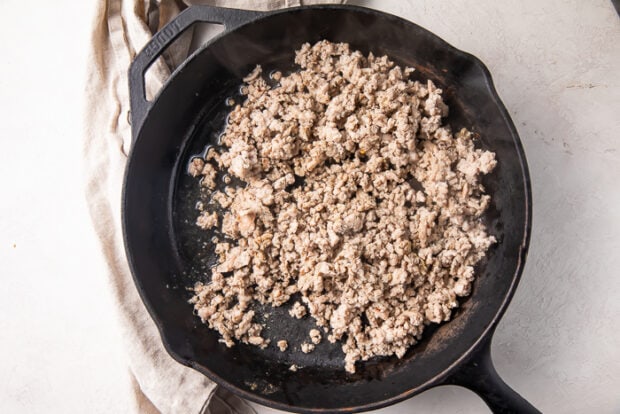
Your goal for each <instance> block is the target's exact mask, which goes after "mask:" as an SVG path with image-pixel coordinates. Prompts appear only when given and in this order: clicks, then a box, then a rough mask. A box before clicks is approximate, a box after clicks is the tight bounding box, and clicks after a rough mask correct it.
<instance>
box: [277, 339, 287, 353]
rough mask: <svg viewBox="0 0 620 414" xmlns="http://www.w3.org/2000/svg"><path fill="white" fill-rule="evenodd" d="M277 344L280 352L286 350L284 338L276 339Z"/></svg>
mask: <svg viewBox="0 0 620 414" xmlns="http://www.w3.org/2000/svg"><path fill="white" fill-rule="evenodd" d="M277 345H278V348H279V349H280V351H282V352H284V351H286V348H288V342H287V341H285V340H281V341H278V344H277Z"/></svg>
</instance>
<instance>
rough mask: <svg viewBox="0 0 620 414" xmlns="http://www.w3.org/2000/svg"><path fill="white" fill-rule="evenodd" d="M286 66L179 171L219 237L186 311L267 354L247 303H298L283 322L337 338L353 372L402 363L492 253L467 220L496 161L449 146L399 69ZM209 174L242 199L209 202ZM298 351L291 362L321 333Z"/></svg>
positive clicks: (250, 94) (468, 141)
mask: <svg viewBox="0 0 620 414" xmlns="http://www.w3.org/2000/svg"><path fill="white" fill-rule="evenodd" d="M295 62H296V63H297V64H298V65H299V66H300V68H301V69H300V71H298V72H295V73H291V74H290V75H288V76H283V75H282V74H279V73H278V74H276V77H277V78H278V79H279V86H277V87H270V86H268V84H267V82H266V81H265V79H263V78H262V77H261V68H260V66H258V67H257V68H256V69H255V70H254V71H253V72H252V73H251V74H250V75H248V77H247V78H245V79H244V81H245V82H246V84H247V85H246V87H245V92H246V93H247V99H246V101H245V102H244V103H243V104H242V105H237V106H236V107H235V108H234V110H233V111H232V113H231V114H230V117H229V124H228V125H227V127H226V131H225V133H224V135H223V137H222V144H223V148H224V149H223V150H222V151H221V152H220V153H218V152H217V151H215V150H214V149H213V148H212V149H210V151H209V152H208V154H207V156H206V157H205V159H204V160H203V159H193V160H192V161H191V164H190V168H189V172H190V174H192V175H193V176H195V177H201V183H202V185H203V186H205V187H206V188H207V189H208V190H211V191H212V192H211V195H210V198H211V200H212V203H216V204H217V205H218V206H219V207H220V208H221V209H223V210H224V211H225V213H224V214H223V215H222V217H219V219H221V224H219V226H218V215H217V214H216V213H215V212H213V211H212V210H213V208H211V211H210V210H209V206H201V207H203V208H204V211H202V212H201V213H200V216H199V217H198V220H197V225H198V226H200V227H202V228H204V229H210V228H212V227H215V226H218V228H219V229H220V230H221V232H222V233H223V235H225V236H226V237H227V238H228V241H220V240H219V239H215V240H214V241H215V242H216V249H215V250H216V253H217V255H218V258H219V261H218V264H217V266H216V267H215V268H213V270H212V274H211V280H210V282H209V283H198V284H197V285H196V286H195V287H194V293H195V296H194V297H193V298H192V300H191V303H193V305H194V307H195V310H196V312H197V314H198V315H199V316H200V318H201V319H202V320H203V321H204V322H205V323H207V324H208V325H209V327H211V328H213V329H216V330H217V331H218V332H219V333H220V334H221V335H222V340H223V341H224V342H225V343H226V344H227V345H228V346H233V344H234V341H235V340H239V341H241V342H244V343H250V344H253V345H257V346H260V347H266V346H268V344H269V340H267V339H265V338H264V337H263V336H262V329H263V326H262V325H261V324H259V323H257V322H256V321H255V320H254V311H253V310H251V305H252V303H254V302H260V303H262V304H269V305H271V306H274V307H277V306H282V305H284V304H286V303H287V302H289V300H290V298H291V296H292V295H293V294H299V295H300V297H301V303H300V302H295V304H294V305H293V306H292V307H291V309H290V314H291V316H292V317H296V318H302V317H304V316H305V315H306V313H308V314H309V315H310V316H311V317H312V318H313V319H314V320H315V322H316V325H317V326H318V327H320V328H322V329H323V330H324V331H325V333H326V338H327V340H328V341H330V342H332V343H333V342H336V341H340V342H341V343H342V349H343V351H344V353H345V355H346V357H345V361H344V364H345V368H346V370H347V371H349V372H354V371H355V362H356V361H358V360H367V359H368V358H371V357H374V356H388V355H394V354H395V355H397V356H398V357H402V356H403V355H404V354H405V352H406V350H407V349H408V348H409V347H410V346H411V345H413V344H415V343H416V342H417V341H418V340H419V339H420V338H421V336H422V332H423V330H424V327H425V326H426V325H428V324H430V323H440V322H444V321H448V320H449V319H450V317H451V312H452V310H453V309H454V308H455V307H457V306H458V300H457V298H458V297H459V296H467V295H469V293H470V289H471V284H472V281H473V279H474V276H475V275H474V265H475V264H476V263H477V262H478V261H479V260H480V259H481V258H482V257H483V256H484V255H485V252H486V251H487V249H488V248H489V246H490V245H491V244H492V243H493V242H494V241H495V239H494V238H493V236H491V235H488V234H487V232H486V230H485V227H484V225H483V224H482V223H481V222H480V220H479V218H480V216H481V214H482V213H483V212H484V211H485V209H486V208H487V206H488V204H489V201H490V197H489V196H488V195H485V194H484V188H483V187H482V185H481V184H480V181H479V179H480V176H481V175H482V174H487V173H489V172H490V171H491V170H492V169H493V168H494V167H495V164H496V161H495V154H494V153H492V152H489V151H483V150H480V149H475V148H474V142H473V140H472V134H471V133H470V132H468V131H467V130H465V129H463V130H460V131H459V132H457V133H456V134H453V133H452V132H451V130H450V128H449V127H448V126H446V125H443V124H442V118H444V117H446V116H447V115H448V107H447V106H446V105H445V104H444V102H443V100H442V95H441V94H442V91H441V89H438V88H436V87H435V85H434V84H433V82H431V81H430V80H429V81H428V82H426V83H420V82H417V81H411V80H409V79H408V77H409V74H410V73H411V72H412V71H413V69H411V68H405V69H403V68H400V67H399V66H396V65H395V64H394V63H393V62H391V61H390V60H389V59H388V58H387V57H386V56H382V57H376V56H373V55H372V54H370V55H368V56H364V55H362V54H361V53H360V52H358V51H351V50H350V49H349V46H348V45H347V44H334V43H330V42H327V41H321V42H318V43H317V44H315V45H314V46H311V45H309V44H305V45H303V46H302V47H301V49H300V50H298V51H297V54H296V58H295ZM218 170H219V171H225V172H226V173H227V174H229V175H231V176H234V177H236V178H238V179H240V180H241V181H242V182H243V183H244V184H245V186H244V187H239V186H237V187H233V186H232V185H231V186H227V187H226V188H225V189H224V190H223V191H219V190H215V178H216V172H217V171H218ZM231 240H232V242H231ZM308 338H309V340H308V341H307V342H305V343H303V344H301V345H300V349H301V351H302V352H305V353H307V352H312V351H313V350H314V348H315V346H317V345H318V344H319V343H320V342H321V339H322V335H321V332H320V331H319V330H318V329H312V330H311V331H310V332H309V337H308ZM285 339H286V338H285ZM285 339H282V340H279V341H278V343H277V346H278V347H279V349H280V350H281V351H284V350H286V349H287V347H288V345H289V344H288V343H287V341H286V340H285ZM291 369H293V367H291ZM295 369H296V367H295Z"/></svg>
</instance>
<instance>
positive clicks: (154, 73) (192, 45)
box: [144, 22, 225, 102]
mask: <svg viewBox="0 0 620 414" xmlns="http://www.w3.org/2000/svg"><path fill="white" fill-rule="evenodd" d="M224 29H225V27H224V25H221V24H215V23H204V22H196V23H194V24H192V25H191V26H189V27H188V28H187V30H186V31H185V32H183V33H182V34H181V35H180V36H179V37H177V38H176V39H175V40H174V41H173V42H172V43H171V44H170V45H168V46H167V47H166V48H165V49H164V50H163V51H162V52H161V56H160V57H159V58H157V60H155V61H154V62H153V64H151V65H150V66H149V67H148V68H147V69H146V72H145V73H144V90H145V94H146V96H145V97H144V98H145V99H146V100H147V101H149V102H152V101H153V99H154V98H155V97H156V96H157V94H158V93H159V91H160V90H161V88H162V86H163V85H164V84H165V83H166V81H167V80H168V78H170V75H171V74H172V73H173V72H174V71H175V70H176V69H177V68H178V67H179V66H180V65H181V64H182V63H183V62H184V61H185V60H186V59H187V58H188V56H190V55H191V54H192V53H194V52H195V51H196V50H198V49H200V48H201V47H202V46H203V45H204V44H206V43H207V42H208V41H209V40H210V39H212V38H213V37H215V36H217V35H218V34H220V33H221V32H223V31H224Z"/></svg>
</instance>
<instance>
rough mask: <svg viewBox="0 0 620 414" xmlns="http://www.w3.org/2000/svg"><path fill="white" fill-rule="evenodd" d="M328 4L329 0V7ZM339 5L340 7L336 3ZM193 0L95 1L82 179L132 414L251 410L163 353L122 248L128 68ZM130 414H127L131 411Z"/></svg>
mask: <svg viewBox="0 0 620 414" xmlns="http://www.w3.org/2000/svg"><path fill="white" fill-rule="evenodd" d="M318 2H321V1H293V0H264V1H258V0H213V1H203V2H199V1H195V2H194V3H203V4H210V5H216V6H226V7H234V8H245V9H255V10H269V9H275V8H281V7H290V6H299V5H303V4H309V3H318ZM325 2H326V1H325ZM332 2H339V3H340V2H342V1H332ZM186 3H187V4H189V3H191V1H187V2H185V3H183V2H181V1H180V0H176V1H175V0H159V1H156V0H98V3H97V5H96V8H95V9H96V11H95V16H94V21H93V33H92V39H91V48H92V50H91V51H90V58H89V61H88V68H87V69H88V77H87V84H86V87H85V93H86V100H85V104H86V107H85V112H84V139H85V142H84V168H83V169H84V176H85V178H86V198H87V202H88V205H89V208H90V214H91V218H92V222H93V227H94V230H95V232H96V234H97V236H98V238H99V241H100V244H101V251H102V254H103V256H104V258H105V261H106V263H107V266H108V274H109V280H110V286H111V289H112V293H113V296H114V299H115V302H116V306H117V309H118V319H119V322H120V326H121V333H122V337H123V339H124V346H125V349H126V351H127V355H128V360H129V369H130V374H131V379H132V386H133V391H134V395H135V406H134V407H133V408H132V411H133V412H139V413H157V412H161V413H201V412H204V413H240V412H251V411H253V410H252V409H251V407H250V406H249V405H248V404H247V403H245V402H243V401H241V400H240V399H238V398H236V397H234V396H232V395H231V394H230V393H227V392H226V391H224V390H219V389H218V392H217V393H216V396H215V397H214V398H211V397H212V395H213V394H214V390H215V388H216V387H215V384H214V383H213V382H211V381H210V380H208V379H207V378H206V377H205V376H203V375H202V374H200V373H198V372H197V371H194V370H192V369H190V368H187V367H185V366H182V365H180V364H179V363H177V362H176V361H174V360H173V359H172V358H171V357H170V356H169V355H168V354H167V352H166V351H165V350H164V348H163V345H162V343H161V340H160V336H159V332H158V331H157V328H156V327H155V324H154V322H153V321H152V320H151V318H150V316H149V314H148V312H147V311H146V308H145V307H144V305H143V304H142V302H141V300H140V297H139V296H138V292H137V291H136V288H135V286H134V284H133V281H132V278H131V274H130V271H129V268H128V266H127V261H126V257H125V250H124V247H123V240H122V232H121V221H120V205H121V188H122V182H123V171H124V168H125V161H126V159H127V154H128V152H129V148H130V144H131V127H130V125H129V121H128V120H129V91H128V85H127V70H128V68H129V64H130V63H131V60H132V59H133V57H134V56H135V54H136V53H137V52H138V51H140V50H141V49H142V47H143V46H144V45H145V44H146V43H147V42H148V40H149V39H150V38H151V36H152V35H153V33H154V32H155V31H156V30H158V29H160V28H161V27H163V26H164V25H165V24H166V23H167V22H169V21H170V20H171V19H172V18H174V16H176V14H178V13H179V11H180V10H181V9H183V8H185V7H186V6H187V4H186ZM214 33H215V31H214V29H213V28H211V29H209V28H207V29H204V28H203V29H202V30H201V31H200V32H198V31H197V32H196V33H195V36H194V39H192V35H193V34H192V33H191V32H190V33H188V34H186V35H184V36H183V38H182V39H180V41H178V42H176V43H175V45H174V48H172V50H169V51H168V53H167V55H166V56H165V59H160V60H159V61H158V62H157V63H156V64H155V65H154V66H153V68H152V69H151V70H149V74H148V77H147V95H150V96H154V94H155V93H156V91H157V90H158V89H159V88H160V87H161V85H163V84H164V82H165V80H166V79H167V77H168V75H169V73H170V72H171V69H174V67H175V66H176V65H178V64H179V63H180V62H182V61H183V59H185V57H186V56H187V53H188V50H189V48H190V47H191V46H192V45H193V46H196V44H197V40H198V41H204V38H205V37H209V36H212V35H213V34H214ZM128 410H130V409H129V408H128Z"/></svg>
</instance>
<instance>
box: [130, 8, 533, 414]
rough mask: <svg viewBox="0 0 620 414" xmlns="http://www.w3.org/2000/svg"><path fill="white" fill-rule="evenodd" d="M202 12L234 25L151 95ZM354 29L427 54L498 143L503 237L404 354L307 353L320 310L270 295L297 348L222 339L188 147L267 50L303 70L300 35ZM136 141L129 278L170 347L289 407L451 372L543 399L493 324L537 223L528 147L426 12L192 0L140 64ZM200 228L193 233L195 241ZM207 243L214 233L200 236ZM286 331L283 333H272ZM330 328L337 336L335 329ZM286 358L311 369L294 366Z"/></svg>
mask: <svg viewBox="0 0 620 414" xmlns="http://www.w3.org/2000/svg"><path fill="white" fill-rule="evenodd" d="M195 22H213V23H219V24H223V25H224V26H225V27H226V30H225V31H224V33H222V34H221V35H220V36H218V37H217V38H215V39H214V40H212V41H211V42H210V43H209V44H207V45H206V46H204V47H203V48H202V49H201V50H199V51H198V52H196V53H194V54H193V55H192V56H191V57H190V58H189V59H187V61H186V62H185V63H184V64H183V65H182V66H181V67H180V68H179V69H177V70H176V72H175V73H174V74H173V76H172V77H171V78H170V79H169V81H168V82H167V84H166V85H165V86H164V87H163V88H162V90H161V92H160V93H159V95H158V96H157V98H156V99H155V100H154V101H153V102H148V101H147V100H146V99H145V93H144V91H145V87H144V73H145V71H146V69H147V68H148V67H149V66H150V65H151V64H152V63H153V62H154V61H155V60H156V59H157V58H158V57H159V56H160V54H161V53H162V50H163V49H165V47H166V46H167V45H168V44H170V43H171V42H172V40H174V39H175V38H176V37H178V36H179V35H180V34H181V33H182V32H183V31H185V30H186V29H187V28H188V27H190V26H191V25H192V24H193V23H195ZM321 39H328V40H331V41H334V42H348V43H350V44H351V46H352V48H354V49H359V50H361V51H362V52H364V53H367V52H369V51H372V52H373V53H374V54H375V55H384V54H386V55H388V56H390V57H391V58H392V59H393V60H395V61H396V62H397V63H398V64H400V65H407V66H413V67H415V68H416V72H415V73H414V76H418V77H419V78H430V79H432V80H434V81H435V82H436V83H437V84H439V86H440V87H442V88H443V89H444V91H445V96H446V98H447V103H448V105H449V106H450V116H449V118H448V122H449V123H450V124H451V125H452V126H453V128H454V129H456V128H461V127H468V128H471V129H473V130H474V131H475V132H477V133H478V134H479V136H480V139H479V145H480V146H481V147H483V148H489V149H491V150H493V151H495V153H496V154H497V159H498V161H499V163H498V167H497V168H496V169H495V171H494V172H493V174H491V175H490V176H488V177H486V181H485V182H484V185H485V186H486V188H487V190H488V191H489V193H490V194H492V197H493V199H492V200H493V201H492V204H493V205H492V207H491V209H490V211H489V212H488V214H486V216H485V217H484V220H485V221H486V223H487V225H488V226H489V229H490V231H491V233H492V234H494V235H495V236H496V237H497V239H498V243H497V244H496V245H495V247H493V248H492V250H491V251H490V252H489V254H488V259H487V260H486V261H485V262H484V263H483V264H482V265H480V266H478V269H477V272H478V278H477V280H476V282H475V284H474V289H473V293H472V295H471V297H470V298H468V299H467V300H465V301H463V303H462V306H461V308H460V310H459V311H458V312H457V314H456V315H455V318H454V319H453V320H452V321H451V322H449V323H446V324H443V325H441V326H439V327H436V326H434V327H429V329H428V330H427V331H426V332H425V336H424V340H423V341H422V342H421V343H420V344H418V345H416V346H415V347H413V348H412V349H410V350H409V352H408V353H407V354H406V355H405V357H404V358H403V359H401V360H399V359H397V358H395V357H393V358H378V359H375V360H371V361H368V362H365V363H360V364H358V368H357V372H356V373H355V374H347V373H345V371H344V369H343V362H342V358H343V354H342V351H341V350H340V349H339V347H338V346H337V345H331V344H328V343H323V344H321V345H320V346H318V347H317V349H316V350H315V352H313V353H310V354H303V353H301V352H300V351H299V345H300V344H301V342H302V341H303V340H304V339H305V337H306V335H307V332H308V329H309V327H310V326H311V321H310V320H309V318H306V320H303V321H302V322H301V323H300V322H299V321H296V320H295V321H293V320H292V318H289V317H287V316H286V307H282V308H278V309H276V310H269V311H268V312H267V311H266V310H260V309H259V312H258V317H259V320H265V318H268V329H267V331H266V332H267V335H268V336H269V337H271V338H272V339H279V338H282V337H287V338H289V339H290V340H289V343H290V344H291V347H292V348H293V351H292V352H285V353H281V352H279V351H277V350H276V349H275V346H274V345H271V346H270V347H268V348H267V349H265V350H260V349H258V348H256V347H251V346H245V345H237V346H235V347H233V348H230V349H229V348H226V347H225V346H224V345H223V344H221V343H219V342H218V334H217V333H216V332H214V331H211V330H209V329H208V328H207V327H206V326H205V325H203V324H202V323H201V322H200V321H199V319H198V318H197V317H196V316H194V314H193V313H192V307H191V306H190V305H189V304H188V303H187V300H188V299H189V297H190V295H191V293H190V292H188V291H187V289H186V287H187V286H191V285H193V283H194V282H195V281H196V280H199V279H200V278H201V277H203V278H204V277H205V276H203V275H204V273H205V272H206V273H208V268H209V266H210V265H211V264H213V255H212V254H211V250H210V247H209V241H208V240H209V235H205V234H203V233H200V232H197V231H196V230H195V227H194V226H193V222H194V220H195V218H196V215H197V212H196V211H195V209H194V208H193V203H194V202H195V200H196V197H197V193H196V191H197V190H196V187H197V185H196V183H195V181H193V180H190V179H189V178H188V177H187V174H186V169H185V168H186V165H187V162H188V161H189V159H190V158H191V156H192V154H197V153H200V152H201V151H203V150H204V148H205V146H206V145H207V144H213V143H215V142H216V140H217V136H218V134H219V133H221V132H222V130H223V128H224V125H225V116H226V113H227V112H228V111H229V110H230V108H229V107H227V106H226V105H225V104H224V102H225V101H226V98H227V97H236V99H237V100H238V101H239V99H240V97H239V95H238V88H239V85H240V83H241V78H242V77H243V76H245V75H246V74H247V73H248V72H249V71H250V70H251V69H253V67H254V66H255V65H256V64H261V65H262V66H263V68H264V69H265V71H266V72H267V73H268V72H269V71H270V70H273V69H275V68H279V69H282V68H284V69H285V70H290V69H292V66H291V62H293V56H294V50H295V49H297V48H298V47H299V46H300V45H301V44H302V43H304V42H316V41H318V40H321ZM130 90H131V110H132V114H131V120H132V129H133V147H132V149H131V154H130V156H129V161H128V164H127V169H126V176H125V186H124V194H123V206H122V207H123V226H124V237H125V245H126V250H127V256H128V260H129V264H130V267H131V270H132V273H133V277H134V281H135V283H136V286H137V288H138V290H139V292H140V295H141V297H142V300H143V301H144V303H145V305H146V307H147V308H148V310H149V312H150V314H151V316H152V317H153V319H154V320H155V322H156V324H157V326H158V328H159V330H160V333H161V337H162V341H163V343H164V345H165V347H166V349H167V350H168V352H169V353H170V354H171V355H172V357H174V358H175V359H176V360H177V361H179V362H180V363H182V364H185V365H188V366H191V367H193V368H195V369H196V370H198V371H200V372H202V373H203V374H205V375H207V376H208V377H209V378H211V379H212V380H214V381H215V382H217V383H218V384H220V385H223V386H225V387H227V388H229V389H230V390H232V391H234V392H236V393H237V394H239V395H241V396H242V397H245V398H248V399H250V400H253V401H256V402H258V403H260V404H264V405H267V406H271V407H275V408H278V409H282V410H290V411H298V412H324V411H331V412H338V411H339V412H351V411H363V410H370V409H375V408H379V407H382V406H386V405H389V404H393V403H396V402H398V401H401V400H403V399H405V398H408V397H411V396H413V395H415V394H418V393H420V392H422V391H424V390H426V389H428V388H431V387H435V386H438V385H442V384H457V385H462V386H465V387H467V388H469V389H471V390H473V391H475V392H476V393H478V394H479V395H480V396H481V397H482V398H483V399H484V401H485V402H486V403H487V404H488V405H489V406H490V407H491V408H492V409H493V411H494V412H520V413H525V412H538V411H537V410H536V409H535V408H534V407H533V406H531V405H530V404H529V403H528V402H527V401H526V400H525V399H523V398H522V397H521V396H519V394H517V393H516V392H515V391H513V390H512V389H510V388H509V387H508V386H507V385H506V384H505V383H504V382H503V381H502V380H501V379H500V378H499V376H498V374H497V372H496V371H495V369H494V368H493V365H492V363H491V357H490V343H491V337H492V334H493V331H494V329H495V327H496V326H497V323H498V322H499V320H500V317H501V316H502V314H503V313H504V311H505V309H506V306H507V305H508V302H509V301H510V299H511V297H512V295H513V293H514V291H515V288H516V286H517V283H518V281H519V277H520V275H521V272H522V270H523V266H524V261H525V257H526V252H527V247H528V242H529V237H530V227H531V191H530V179H529V175H528V170H527V165H526V160H525V156H524V153H523V148H522V147H521V143H520V141H519V137H518V135H517V132H516V130H515V127H514V125H513V123H512V121H511V119H510V117H509V115H508V113H507V111H506V109H505V108H504V106H503V105H502V103H501V101H500V99H499V97H498V96H497V93H496V92H495V89H494V87H493V83H492V80H491V76H490V74H489V72H488V70H487V69H486V68H485V66H484V65H483V64H482V63H481V62H480V61H479V60H478V59H476V58H475V57H473V56H471V55H469V54H467V53H463V52H461V51H459V50H457V49H455V48H453V47H452V46H450V45H448V44H447V43H446V42H444V41H443V40H441V39H439V38H438V37H437V36H435V35H433V34H432V33H429V32H428V31H426V30H424V29H422V28H421V27H419V26H416V25H415V24H412V23H410V22H408V21H405V20H403V19H400V18H398V17H395V16H391V15H388V14H384V13H380V12H377V11H373V10H369V9H364V8H359V7H349V6H317V7H302V8H296V9H288V10H284V11H277V12H273V13H258V12H249V11H241V10H232V9H222V8H213V7H207V6H195V7H191V8H189V9H187V10H186V11H184V12H183V13H181V14H180V15H179V16H178V17H177V18H176V19H175V20H174V21H173V22H171V23H170V24H169V25H167V26H166V27H165V28H164V29H163V30H162V31H160V32H159V33H157V34H156V35H155V36H154V38H153V39H152V40H151V41H150V42H149V44H148V45H147V46H146V47H145V48H144V50H142V51H141V52H140V53H139V54H138V55H137V56H136V58H135V60H134V62H133V64H132V66H131V69H130ZM197 240H198V241H197ZM201 243H204V245H202V246H201ZM273 342H275V341H273ZM324 342H327V341H324ZM291 364H296V365H298V366H300V367H302V368H300V369H299V370H298V371H297V372H292V371H290V370H289V366H290V365H291Z"/></svg>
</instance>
